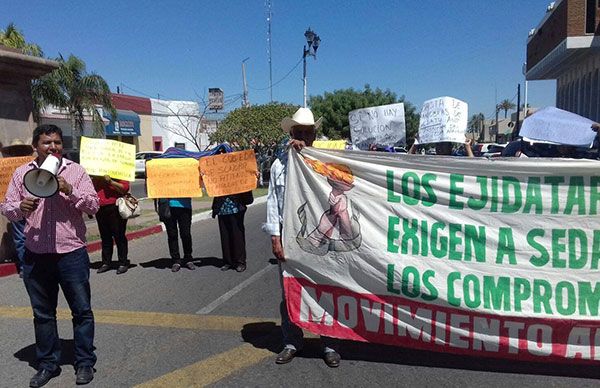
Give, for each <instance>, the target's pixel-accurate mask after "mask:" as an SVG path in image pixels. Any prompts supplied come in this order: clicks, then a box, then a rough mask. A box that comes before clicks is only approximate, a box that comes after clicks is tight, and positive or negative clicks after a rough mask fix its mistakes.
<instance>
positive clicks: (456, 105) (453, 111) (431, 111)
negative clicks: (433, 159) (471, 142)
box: [419, 97, 469, 144]
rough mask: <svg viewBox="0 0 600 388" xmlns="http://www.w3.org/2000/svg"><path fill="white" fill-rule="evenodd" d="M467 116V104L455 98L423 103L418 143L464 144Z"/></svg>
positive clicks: (439, 98)
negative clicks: (445, 142)
mask: <svg viewBox="0 0 600 388" xmlns="http://www.w3.org/2000/svg"><path fill="white" fill-rule="evenodd" d="M468 116H469V111H468V105H467V103H466V102H464V101H461V100H458V99H456V98H452V97H438V98H434V99H431V100H427V101H425V102H424V103H423V109H422V110H421V119H420V120H419V142H420V143H421V144H426V143H438V142H441V141H451V142H455V143H464V141H465V132H466V130H467V117H468Z"/></svg>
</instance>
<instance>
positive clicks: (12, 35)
mask: <svg viewBox="0 0 600 388" xmlns="http://www.w3.org/2000/svg"><path fill="white" fill-rule="evenodd" d="M0 44H2V45H4V46H6V47H10V48H14V49H19V50H21V51H22V52H23V53H24V54H27V55H33V56H36V57H41V56H43V55H44V53H43V52H42V49H41V47H40V46H38V45H37V44H35V43H27V41H26V40H25V36H24V35H23V33H22V32H21V31H19V30H18V29H17V27H15V25H14V23H9V24H8V26H7V27H6V29H4V30H0Z"/></svg>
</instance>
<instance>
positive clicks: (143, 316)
mask: <svg viewBox="0 0 600 388" xmlns="http://www.w3.org/2000/svg"><path fill="white" fill-rule="evenodd" d="M56 315H57V318H58V319H59V320H71V319H72V317H71V311H70V310H69V309H64V308H63V309H57V314H56ZM32 317H33V313H32V312H31V307H11V306H0V318H12V319H29V320H30V319H31V318H32ZM94 319H95V321H96V323H103V324H112V325H127V326H146V327H165V328H173V329H192V330H208V331H234V332H238V333H239V332H240V331H241V330H242V328H243V327H244V325H247V324H251V323H277V324H279V319H272V318H257V317H232V316H217V315H211V316H206V315H196V314H173V313H160V312H148V311H124V310H94Z"/></svg>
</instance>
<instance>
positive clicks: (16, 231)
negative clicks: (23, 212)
mask: <svg viewBox="0 0 600 388" xmlns="http://www.w3.org/2000/svg"><path fill="white" fill-rule="evenodd" d="M10 224H11V226H12V237H13V242H14V243H15V250H16V251H17V267H18V268H19V272H21V271H22V270H23V258H24V257H25V219H22V220H20V221H12V222H11V223H10Z"/></svg>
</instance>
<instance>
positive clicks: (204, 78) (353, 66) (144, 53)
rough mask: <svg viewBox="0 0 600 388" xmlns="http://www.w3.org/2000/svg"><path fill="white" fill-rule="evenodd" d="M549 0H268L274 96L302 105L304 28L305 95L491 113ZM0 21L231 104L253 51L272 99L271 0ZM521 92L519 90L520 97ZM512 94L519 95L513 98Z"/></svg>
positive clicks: (9, 11)
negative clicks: (383, 92)
mask: <svg viewBox="0 0 600 388" xmlns="http://www.w3.org/2000/svg"><path fill="white" fill-rule="evenodd" d="M548 3H549V1H548V0H527V1H519V0H506V1H492V0H455V1H442V0H421V1H409V0H405V1H399V0H398V1H383V0H381V1H356V0H320V1H293V0H272V12H273V17H272V67H273V82H274V83H275V82H277V81H279V80H281V79H282V78H284V76H285V75H286V74H288V72H290V70H292V69H294V70H293V71H292V72H291V73H290V74H289V75H288V76H287V78H285V79H283V80H282V81H281V82H279V83H278V84H277V85H275V86H274V87H273V99H274V100H275V101H281V102H289V103H294V104H302V64H301V63H300V64H299V65H298V66H297V67H295V68H294V66H295V65H296V64H298V63H299V61H300V60H301V58H302V47H303V44H304V43H305V39H304V36H303V34H304V31H305V30H306V29H307V28H308V27H309V26H310V27H311V28H312V29H313V30H314V31H315V32H316V33H317V34H318V35H319V36H320V37H321V47H320V48H319V50H318V56H317V60H316V61H315V60H313V58H308V91H309V94H322V93H324V92H326V91H329V92H331V91H334V90H336V89H343V88H348V87H353V88H355V89H362V87H363V86H364V85H365V84H367V83H368V84H370V85H371V86H372V87H373V88H374V87H380V88H382V89H390V90H391V91H393V92H395V93H397V94H398V95H405V96H406V98H407V100H408V101H410V102H412V103H413V104H414V105H416V106H417V109H418V110H420V107H421V105H422V103H423V102H424V101H425V100H427V99H430V98H434V97H439V96H452V97H455V98H459V99H461V100H464V101H466V102H467V103H468V104H469V114H470V115H472V114H475V113H478V112H482V113H484V114H485V115H486V117H491V116H492V115H493V112H494V105H495V101H496V100H495V98H496V95H497V99H498V101H501V100H502V99H504V98H508V99H513V98H514V97H515V96H516V88H517V83H521V84H522V86H521V88H522V93H523V90H524V76H523V75H522V73H521V70H522V64H523V62H524V61H525V54H526V41H527V33H528V31H529V30H530V29H531V28H533V27H536V26H537V25H538V23H539V22H540V21H541V19H542V18H543V16H544V13H545V10H546V6H547V5H548ZM0 9H2V13H1V14H0V28H4V27H5V26H6V25H7V24H8V23H9V22H14V23H15V24H16V25H17V27H18V28H19V29H20V30H21V31H22V32H23V33H24V34H25V36H26V38H27V39H28V40H29V41H31V42H35V43H38V44H39V45H40V46H41V47H42V49H43V50H44V53H45V55H46V56H48V57H56V56H57V55H58V54H59V53H61V54H63V55H64V56H66V55H68V54H70V53H73V54H75V55H77V56H79V57H80V58H82V59H83V60H84V61H85V62H86V63H87V66H88V71H93V72H96V73H98V74H100V75H102V76H103V77H104V78H105V79H106V80H107V82H108V83H109V85H110V87H111V89H112V90H113V91H116V88H117V86H119V85H121V84H122V85H123V87H124V88H123V91H124V92H125V93H127V94H134V95H149V96H152V97H157V96H158V95H159V94H160V97H161V98H168V99H181V100H198V97H197V95H198V96H206V95H207V91H208V88H211V87H220V88H222V89H223V90H224V92H225V98H226V101H232V102H231V103H230V104H229V105H228V108H229V109H233V108H236V107H239V106H240V103H241V101H240V100H237V101H233V100H234V99H235V98H236V97H239V95H241V93H242V75H241V62H242V60H243V59H244V58H246V57H250V59H248V60H247V62H246V64H247V65H246V66H247V67H246V73H247V79H248V85H249V99H250V102H251V103H252V104H262V103H267V102H269V101H270V95H269V89H268V86H269V66H268V60H267V58H268V56H267V51H268V50H267V49H268V45H267V11H266V6H265V1H264V0H235V1H234V0H223V1H185V2H184V1H167V0H165V1H133V0H128V1H123V0H118V1H117V0H105V1H89V0H77V1H49V0H45V1H39V0H27V1H14V0H8V1H7V0H0ZM523 98H524V97H523V95H522V96H521V101H522V102H523ZM554 99H555V81H534V82H529V88H528V101H529V103H530V105H531V106H547V105H554ZM515 103H516V99H515Z"/></svg>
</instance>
